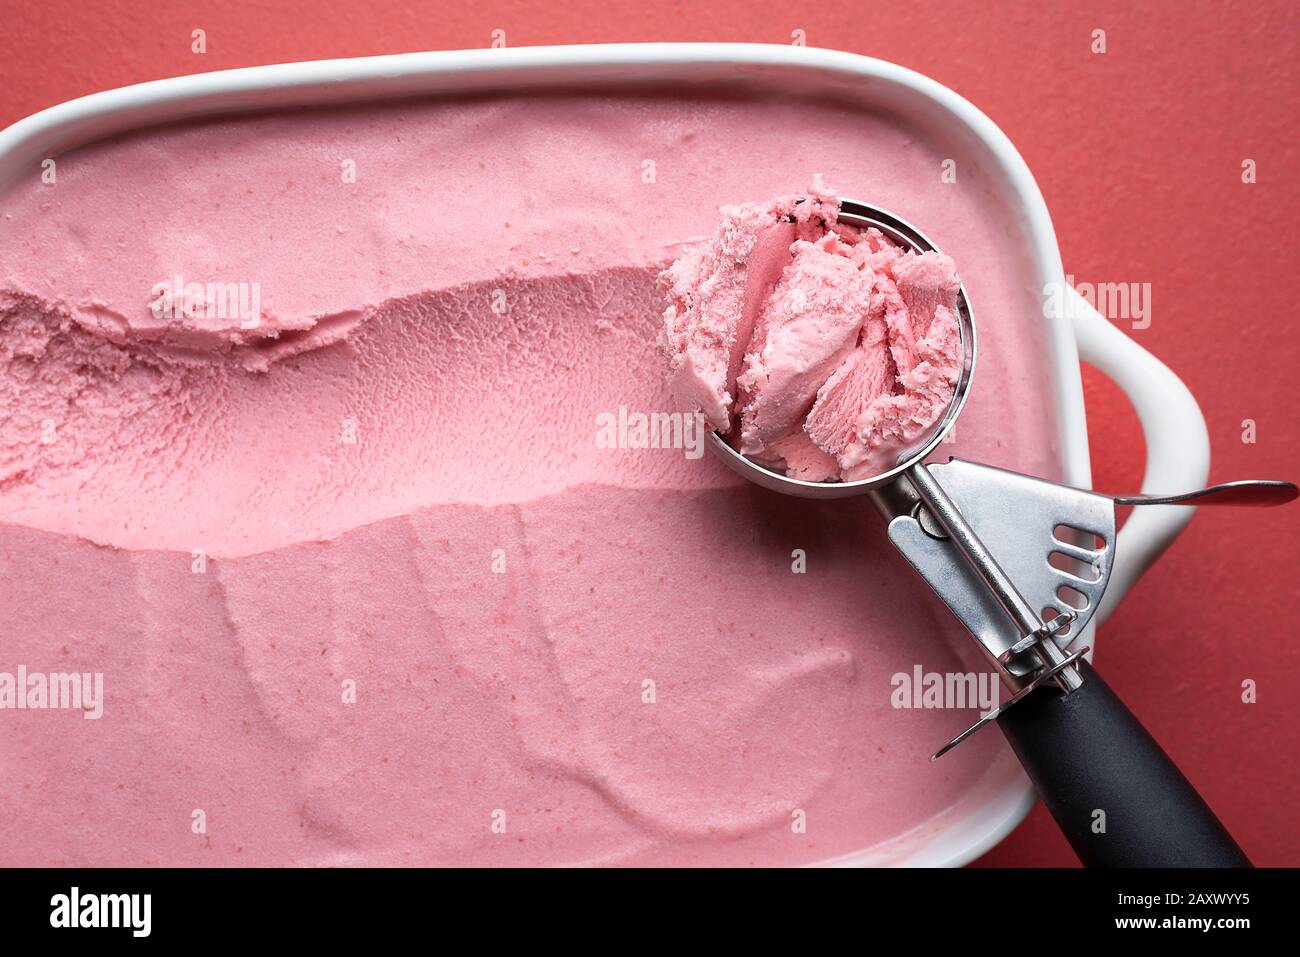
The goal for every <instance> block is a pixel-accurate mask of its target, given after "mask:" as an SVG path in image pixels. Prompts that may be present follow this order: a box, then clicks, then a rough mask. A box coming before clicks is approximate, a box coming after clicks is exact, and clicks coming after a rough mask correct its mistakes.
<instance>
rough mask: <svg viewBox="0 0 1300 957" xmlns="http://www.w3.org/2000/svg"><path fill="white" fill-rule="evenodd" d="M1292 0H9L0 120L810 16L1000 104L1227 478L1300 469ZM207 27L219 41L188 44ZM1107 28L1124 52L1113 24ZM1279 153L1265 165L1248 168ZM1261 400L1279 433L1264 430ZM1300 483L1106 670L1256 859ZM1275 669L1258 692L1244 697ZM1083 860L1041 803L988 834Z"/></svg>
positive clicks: (1114, 625)
mask: <svg viewBox="0 0 1300 957" xmlns="http://www.w3.org/2000/svg"><path fill="white" fill-rule="evenodd" d="M1298 16H1300V14H1298V13H1297V5H1296V4H1295V2H1294V0H1236V2H1226V3H1225V2H1220V3H1213V4H1210V3H1189V2H1183V0H1163V2H1157V3H1149V4H1142V5H1134V4H1131V3H1128V2H1116V3H1076V2H1069V3H1066V2H1054V3H1035V4H1029V3H1016V4H995V3H990V2H988V0H984V2H962V0H944V2H932V0H908V2H906V3H899V4H884V3H880V4H877V3H868V2H863V0H851V2H831V0H817V2H812V0H803V2H799V0H783V2H762V3H752V2H751V3H744V2H734V0H712V2H709V3H698V4H695V3H654V2H649V0H598V2H582V3H579V2H572V0H570V2H552V3H546V4H539V3H535V2H520V0H511V2H505V0H474V2H472V3H470V2H466V3H463V4H449V5H442V4H432V3H427V4H426V3H417V2H395V0H366V2H356V0H291V2H282V3H273V2H267V0H260V2H259V0H239V2H224V3H218V2H208V0H188V2H184V3H160V2H158V0H117V2H105V3H100V4H97V5H95V8H93V9H92V7H91V5H90V4H88V3H87V2H85V0H0V23H3V24H4V29H3V30H0V126H4V125H7V124H9V123H11V122H13V121H14V120H17V119H19V118H21V117H23V116H25V115H27V114H29V113H33V112H35V111H37V110H39V109H42V108H43V107H47V106H51V105H53V104H55V103H58V102H60V101H63V100H67V99H71V98H73V97H76V96H81V95H83V94H87V93H93V92H95V91H98V90H104V89H108V88H111V87H116V86H122V85H125V84H128V83H137V82H140V81H144V80H153V79H158V78H161V77H168V76H176V75H179V74H184V73H198V72H204V71H208V70H221V69H227V68H230V67H240V66H253V65H256V64H264V63H278V62H284V61H290V60H311V59H320V58H328V57H348V56H365V55H370V54H379V53H405V52H410V51H415V50H435V49H457V48H468V47H484V46H488V45H489V44H490V41H491V34H492V31H493V30H495V29H503V30H505V32H506V38H507V43H508V44H509V45H510V46H526V45H539V44H557V43H607V42H622V41H643V40H694V41H700V40H728V41H751V42H761V43H778V44H779V43H789V42H790V39H791V32H792V31H793V30H796V29H798V30H803V31H804V32H805V33H806V35H807V43H808V45H809V46H824V47H833V48H836V49H841V50H848V51H851V52H854V53H863V54H868V55H870V56H875V57H880V58H882V59H886V60H892V61H894V62H896V63H900V64H903V65H904V66H908V67H911V68H913V69H915V70H919V71H921V72H923V73H927V74H929V75H930V76H932V77H934V78H936V79H937V80H939V81H940V82H942V83H945V84H947V85H948V86H950V87H952V88H953V89H955V90H956V91H957V92H959V93H961V94H962V95H963V96H965V97H967V98H968V99H969V100H971V101H972V102H974V103H975V104H976V105H977V106H978V107H980V108H981V109H983V110H984V111H985V112H986V113H988V114H989V115H990V116H991V117H992V118H993V120H994V121H995V122H997V123H998V124H999V125H1001V127H1002V129H1003V130H1005V131H1006V133H1007V135H1008V136H1010V138H1011V140H1012V141H1013V142H1014V143H1015V144H1016V145H1017V146H1018V148H1019V149H1020V151H1021V153H1022V154H1023V155H1024V157H1025V159H1026V161H1027V162H1028V164H1029V167H1030V169H1031V170H1032V171H1033V172H1034V174H1035V176H1036V177H1037V179H1038V183H1039V186H1040V187H1041V188H1042V190H1043V193H1044V195H1045V196H1046V198H1047V205H1048V208H1049V209H1050V210H1051V212H1052V217H1053V220H1054V222H1055V224H1056V229H1057V233H1058V235H1059V237H1060V242H1061V249H1062V253H1063V256H1064V259H1065V267H1066V272H1067V273H1072V274H1074V276H1075V277H1077V279H1078V281H1080V282H1149V283H1151V284H1152V299H1151V301H1152V324H1151V326H1150V328H1148V329H1145V330H1142V331H1139V332H1136V333H1133V334H1134V335H1135V336H1136V338H1137V339H1138V341H1139V342H1140V343H1141V344H1142V345H1143V346H1145V347H1146V348H1147V349H1149V350H1151V351H1152V352H1154V353H1155V354H1156V355H1158V356H1160V357H1161V358H1162V359H1163V360H1164V361H1166V362H1167V363H1168V364H1169V365H1170V366H1171V367H1172V368H1173V369H1174V370H1175V371H1176V372H1177V373H1178V374H1179V375H1181V376H1182V377H1183V378H1184V380H1185V381H1186V382H1187V384H1188V385H1189V386H1190V387H1191V389H1192V391H1193V392H1194V393H1195V394H1196V396H1197V397H1198V399H1199V400H1200V403H1201V406H1202V408H1203V409H1204V411H1205V416H1206V419H1207V420H1208V422H1209V425H1210V436H1211V441H1212V443H1213V455H1214V464H1213V470H1212V476H1213V478H1214V479H1215V480H1227V479H1233V478H1244V477H1267V478H1290V479H1293V480H1294V479H1296V478H1297V477H1300V452H1298V451H1297V448H1296V446H1297V442H1298V441H1300V398H1298V397H1297V388H1296V384H1295V382H1293V381H1292V376H1293V375H1294V374H1295V372H1296V370H1297V368H1298V367H1300V315H1298V314H1297V313H1298V309H1297V302H1300V279H1297V262H1296V252H1297V218H1298V214H1300V203H1298V202H1297V200H1298V199H1300V180H1298V177H1300V169H1298V168H1297V163H1296V158H1297V157H1296V145H1295V136H1294V128H1295V119H1296V105H1297V102H1300V81H1298V72H1297V71H1298V68H1297V63H1298V62H1300V29H1298V28H1297V18H1298ZM195 28H202V29H204V30H206V31H207V38H208V52H207V53H206V54H203V55H195V54H193V53H191V52H190V32H191V30H193V29H195ZM1094 29H1103V30H1105V31H1106V39H1107V52H1106V53H1105V54H1104V55H1097V54H1094V53H1092V52H1091V50H1090V44H1091V33H1092V31H1093V30H1094ZM1247 158H1250V159H1253V160H1255V161H1256V163H1257V165H1258V182H1257V183H1255V184H1253V185H1245V184H1243V183H1242V182H1241V164H1242V161H1243V160H1244V159H1247ZM1084 382H1085V391H1086V395H1087V403H1088V421H1089V434H1090V438H1091V443H1092V450H1093V451H1092V460H1093V469H1094V476H1095V482H1096V484H1097V486H1098V487H1099V488H1105V489H1111V490H1127V489H1131V488H1135V487H1136V486H1137V485H1138V481H1139V478H1140V475H1141V466H1142V461H1143V455H1144V451H1143V447H1142V439H1141V436H1140V433H1139V431H1138V427H1137V420H1136V417H1135V416H1134V414H1133V412H1132V411H1131V410H1130V409H1129V408H1128V406H1127V405H1126V403H1125V401H1124V399H1123V397H1122V395H1121V394H1120V393H1119V391H1118V390H1117V389H1116V388H1115V387H1114V386H1113V385H1111V384H1110V382H1109V381H1107V380H1105V379H1104V378H1102V377H1101V376H1100V375H1099V374H1097V373H1095V372H1093V371H1092V370H1090V369H1085V380H1084ZM1248 418H1249V419H1254V420H1255V422H1256V423H1257V429H1258V440H1257V442H1256V443H1255V444H1245V443H1243V441H1242V425H1241V423H1242V420H1243V419H1248ZM1298 536H1300V506H1291V507H1290V508H1288V509H1285V510H1282V511H1277V512H1256V511H1235V510H1211V509H1202V510H1201V512H1200V513H1199V514H1198V515H1197V517H1196V519H1195V521H1194V522H1193V524H1192V526H1191V528H1190V529H1189V530H1188V532H1187V533H1185V534H1184V535H1183V537H1182V538H1181V539H1179V541H1178V543H1177V544H1176V545H1175V546H1174V547H1173V548H1172V550H1171V551H1170V552H1169V553H1168V555H1167V556H1166V557H1165V558H1164V559H1163V560H1162V561H1161V563H1160V564H1159V565H1158V566H1157V567H1156V568H1154V569H1153V570H1152V571H1151V572H1150V573H1149V574H1148V575H1147V576H1146V578H1145V579H1144V580H1143V581H1142V582H1141V583H1140V584H1139V585H1138V586H1137V587H1136V589H1135V590H1134V591H1133V592H1132V594H1131V596H1130V597H1129V598H1128V599H1127V600H1126V601H1125V602H1124V604H1123V606H1122V607H1121V608H1120V609H1119V610H1118V611H1117V612H1116V614H1115V615H1114V617H1113V618H1112V619H1111V620H1110V623H1109V624H1108V625H1107V626H1106V628H1105V629H1104V641H1103V647H1102V655H1101V659H1100V662H1101V666H1102V670H1103V671H1104V672H1105V674H1106V675H1107V677H1108V679H1109V681H1110V682H1111V684H1112V685H1113V686H1114V687H1115V688H1116V690H1117V691H1118V692H1119V693H1120V694H1121V695H1122V696H1124V698H1125V699H1126V700H1127V701H1128V702H1129V703H1130V706H1131V707H1133V709H1134V710H1135V711H1136V712H1137V713H1138V715H1139V717H1141V718H1142V719H1143V720H1144V721H1145V722H1146V724H1147V726H1148V727H1149V728H1150V730H1151V732H1152V733H1153V734H1154V735H1155V736H1156V737H1157V739H1159V740H1160V741H1161V742H1162V743H1163V744H1164V746H1165V748H1166V749H1167V750H1168V751H1169V752H1170V754H1171V755H1172V756H1173V758H1174V759H1175V760H1176V761H1177V762H1178V763H1179V764H1180V765H1181V766H1182V768H1183V770H1184V771H1185V773H1186V774H1187V775H1188V776H1189V777H1190V778H1191V779H1192V781H1193V783H1195V784H1196V785H1197V786H1198V787H1199V788H1200V789H1201V791H1202V793H1203V794H1204V795H1205V797H1206V799H1207V800H1208V801H1209V802H1210V804H1211V805H1212V806H1214V807H1215V808H1216V810H1217V811H1218V812H1219V814H1220V816H1221V817H1222V818H1223V820H1224V822H1225V823H1226V824H1227V825H1228V827H1229V829H1230V830H1232V831H1233V832H1234V834H1235V835H1236V836H1237V838H1238V840H1239V841H1240V842H1241V843H1242V845H1243V846H1244V847H1245V849H1246V852H1247V853H1248V854H1250V855H1251V856H1252V858H1253V859H1254V860H1255V862H1256V863H1258V864H1261V865H1300V822H1298V817H1297V813H1296V808H1297V806H1300V774H1297V771H1298V770H1300V763H1298V762H1300V758H1298V755H1300V748H1298V747H1297V704H1296V699H1297V696H1298V695H1300V642H1297V640H1296V625H1295V619H1294V618H1293V617H1292V615H1293V613H1294V610H1295V609H1296V608H1297V607H1298V606H1300V585H1297V582H1296V571H1297V565H1296V548H1297V546H1296V542H1297V538H1298ZM1245 678H1253V679H1254V680H1255V681H1256V682H1257V683H1258V687H1259V700H1258V703H1257V704H1254V705H1246V704H1243V703H1241V701H1240V686H1241V682H1242V680H1243V679H1245ZM981 863H984V864H989V865H1023V864H1054V865H1067V864H1073V863H1074V858H1073V855H1072V854H1071V853H1070V850H1069V848H1068V846H1067V845H1066V844H1065V842H1064V840H1063V839H1062V838H1061V837H1060V836H1059V834H1058V833H1057V831H1056V829H1055V827H1054V825H1053V824H1052V822H1051V820H1050V818H1049V817H1048V816H1047V814H1046V812H1045V811H1044V810H1043V808H1042V807H1041V806H1039V807H1038V808H1036V809H1035V811H1034V812H1033V813H1032V814H1031V815H1030V817H1029V819H1028V820H1027V821H1026V823H1025V824H1024V825H1022V826H1021V827H1020V828H1019V829H1018V830H1017V831H1016V832H1015V833H1014V834H1012V835H1011V836H1010V837H1009V838H1008V839H1007V840H1006V841H1004V842H1003V843H1002V844H1001V845H1000V846H998V847H997V848H996V849H995V850H993V851H992V852H991V853H989V854H988V855H987V856H986V857H985V858H983V860H982V862H981Z"/></svg>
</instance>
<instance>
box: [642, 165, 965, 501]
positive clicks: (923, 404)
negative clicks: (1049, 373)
mask: <svg viewBox="0 0 1300 957" xmlns="http://www.w3.org/2000/svg"><path fill="white" fill-rule="evenodd" d="M838 212H839V202H838V200H837V199H836V198H835V197H834V196H833V195H832V194H830V193H828V192H827V191H826V190H824V189H823V188H822V187H821V185H820V183H819V182H816V183H814V185H813V188H812V189H810V190H809V191H808V193H807V194H805V195H802V196H786V197H783V198H780V199H777V200H773V201H771V202H767V203H761V204H760V203H746V204H743V205H739V206H724V207H723V208H722V218H723V219H722V225H721V226H719V227H718V230H717V231H716V232H715V233H714V235H713V237H712V239H711V240H709V241H708V242H704V243H700V244H699V245H697V246H695V247H693V248H691V249H688V250H687V251H686V252H684V253H683V254H682V256H681V257H680V258H678V260H677V261H676V262H675V263H673V265H672V266H671V267H670V268H669V269H667V270H666V271H665V272H664V276H663V278H664V281H665V284H666V285H667V287H668V296H669V305H668V308H667V310H666V311H665V313H664V331H665V341H666V344H667V351H668V353H669V361H670V364H671V368H672V376H671V379H672V382H671V388H672V391H673V395H674V397H675V399H676V400H677V402H678V404H679V405H680V406H682V407H683V408H686V409H698V410H700V411H702V412H703V413H704V415H705V417H706V419H707V420H708V423H709V425H710V426H711V427H712V428H714V429H716V430H717V431H718V432H720V433H721V434H723V435H724V436H727V437H728V441H730V442H731V443H732V444H733V445H734V446H735V448H736V449H737V450H738V451H739V452H741V453H742V454H744V455H747V456H750V457H751V458H754V459H755V460H757V461H759V462H762V463H763V464H766V465H769V466H772V467H776V468H780V469H783V470H784V471H785V472H786V473H787V474H788V475H790V476H792V477H794V478H800V479H805V480H807V481H814V482H820V481H826V480H829V479H835V478H842V479H844V480H847V481H852V480H855V479H863V478H870V477H871V476H873V475H877V474H879V473H881V472H884V471H887V470H888V469H890V468H892V467H893V466H894V465H895V464H897V462H898V461H899V460H900V458H901V457H905V455H906V453H907V451H908V450H909V449H911V448H913V447H915V446H916V445H918V444H920V443H921V442H922V441H924V440H925V439H926V438H928V437H929V436H930V435H931V434H932V433H933V431H934V429H935V427H936V426H937V424H938V423H939V421H940V420H941V419H942V418H943V415H944V413H945V412H946V411H947V409H948V405H949V404H950V403H951V401H952V397H953V392H954V389H955V386H956V383H957V377H958V374H959V372H960V370H961V365H962V346H961V339H960V336H959V333H958V327H957V294H958V289H959V286H960V283H959V281H958V279H957V273H956V268H955V266H954V265H953V262H952V260H951V259H949V258H948V257H947V256H944V255H942V254H939V253H931V252H926V253H919V254H918V253H916V252H913V251H910V250H904V249H902V248H901V247H899V246H898V245H896V244H895V243H893V242H892V241H891V240H889V239H888V238H886V237H885V236H884V235H883V234H882V233H881V232H880V231H879V230H877V229H867V230H865V231H864V230H860V229H857V228H854V227H851V226H845V225H841V224H839V223H838V222H837V215H838Z"/></svg>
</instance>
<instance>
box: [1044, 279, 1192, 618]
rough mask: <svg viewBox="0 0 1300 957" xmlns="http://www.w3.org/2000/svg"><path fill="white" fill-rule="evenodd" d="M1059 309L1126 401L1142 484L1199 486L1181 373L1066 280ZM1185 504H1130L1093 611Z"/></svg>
mask: <svg viewBox="0 0 1300 957" xmlns="http://www.w3.org/2000/svg"><path fill="white" fill-rule="evenodd" d="M1067 297H1068V299H1069V302H1070V308H1069V309H1068V310H1067V311H1068V314H1069V316H1070V319H1071V321H1072V324H1073V326H1074V336H1075V339H1076V340H1077V342H1078V344H1079V358H1080V359H1082V360H1083V361H1084V362H1088V363H1090V364H1092V365H1094V366H1096V367H1097V368H1098V369H1100V370H1101V371H1102V372H1103V373H1105V374H1106V375H1107V376H1108V377H1109V378H1110V379H1112V380H1113V381H1114V382H1115V384H1116V385H1118V386H1119V387H1120V388H1121V389H1123V390H1124V394H1125V395H1127V396H1128V399H1129V401H1130V402H1131V403H1133V408H1134V409H1135V410H1136V411H1137V415H1138V420H1139V421H1140V422H1141V424H1142V435H1143V438H1144V439H1145V440H1146V447H1147V461H1146V469H1145V471H1144V472H1143V475H1142V491H1143V492H1147V493H1159V492H1169V491H1170V490H1178V489H1191V488H1200V487H1201V486H1203V485H1204V484H1205V482H1206V479H1207V477H1208V476H1209V474H1210V434H1209V431H1208V430H1207V429H1206V426H1205V416H1204V415H1203V414H1202V413H1201V408H1200V406H1199V405H1197V404H1196V399H1195V398H1194V397H1193V396H1192V393H1191V392H1190V391H1189V390H1188V388H1187V386H1185V385H1184V384H1183V381H1182V380H1181V379H1179V378H1178V376H1176V375H1174V373H1173V372H1172V371H1171V370H1170V369H1169V367H1168V366H1166V365H1165V364H1164V363H1163V362H1161V361H1160V360H1159V359H1157V358H1156V357H1155V356H1153V355H1152V354H1151V353H1149V352H1147V351H1146V350H1145V349H1143V348H1142V347H1141V346H1140V345H1138V344H1137V343H1136V342H1134V341H1133V340H1132V339H1131V338H1129V337H1128V336H1126V335H1125V334H1124V333H1122V332H1121V331H1120V330H1119V329H1117V328H1116V327H1115V326H1114V325H1113V324H1112V323H1111V322H1110V321H1109V320H1107V319H1106V318H1105V317H1104V316H1103V315H1101V313H1099V312H1098V311H1097V310H1096V309H1094V308H1093V307H1092V305H1091V304H1090V303H1089V302H1088V300H1086V299H1085V298H1084V297H1083V296H1081V295H1080V294H1079V293H1078V292H1077V291H1076V290H1075V289H1074V288H1073V287H1071V288H1069V290H1068V293H1067ZM1195 512H1196V509H1195V507H1193V506H1190V505H1150V506H1146V507H1143V508H1140V509H1135V510H1134V511H1133V513H1132V514H1131V515H1129V517H1128V521H1126V522H1125V523H1124V527H1123V528H1122V529H1120V532H1119V535H1118V536H1117V538H1116V547H1115V566H1114V568H1113V570H1112V572H1111V577H1110V582H1109V584H1108V585H1107V588H1106V594H1105V596H1104V597H1103V599H1102V601H1101V604H1100V605H1099V606H1098V608H1097V613H1096V618H1097V620H1098V621H1104V620H1105V619H1106V617H1107V616H1108V615H1109V614H1110V612H1111V610H1112V609H1113V608H1114V607H1115V605H1116V604H1118V603H1119V601H1120V600H1121V599H1122V598H1123V597H1124V595H1125V594H1126V593H1127V592H1128V590H1129V589H1130V588H1132V587H1133V584H1134V583H1135V582H1136V581H1137V580H1138V578H1139V577H1141V575H1142V573H1143V572H1145V571H1146V570H1147V569H1148V568H1150V567H1151V564H1152V563H1153V562H1154V561H1155V560H1156V559H1157V558H1159V557H1160V554H1161V553H1162V552H1163V551H1164V550H1165V549H1166V548H1168V547H1169V545H1170V544H1171V543H1172V542H1173V540H1174V539H1175V538H1176V537H1177V536H1178V533H1179V532H1181V531H1182V530H1183V529H1184V528H1185V527H1186V526H1187V523H1188V522H1190V521H1191V520H1192V515H1193V514H1195Z"/></svg>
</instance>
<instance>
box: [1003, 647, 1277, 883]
mask: <svg viewBox="0 0 1300 957" xmlns="http://www.w3.org/2000/svg"><path fill="white" fill-rule="evenodd" d="M1080 667H1081V670H1082V673H1083V679H1084V680H1083V685H1082V686H1081V687H1080V688H1078V689H1076V690H1075V691H1074V692H1072V693H1071V694H1069V695H1063V694H1061V692H1060V691H1059V690H1057V689H1056V688H1055V687H1050V686H1044V687H1041V688H1039V689H1037V690H1035V691H1033V692H1032V693H1030V694H1029V695H1028V696H1026V697H1025V699H1024V700H1022V701H1020V702H1018V703H1017V704H1016V705H1015V706H1014V707H1012V708H1009V709H1007V711H1006V712H1005V713H1004V714H1002V715H1000V716H999V717H998V719H997V720H998V724H999V725H1001V726H1002V732H1003V734H1005V735H1006V737H1007V740H1008V741H1010V742H1011V747H1012V748H1013V749H1014V750H1015V752H1016V755H1017V756H1018V757H1019V758H1020V762H1021V764H1023V765H1024V767H1025V771H1026V772H1027V773H1028V774H1029V777H1030V779H1031V780H1032V781H1033V782H1034V787H1035V788H1037V789H1038V793H1039V796H1041V797H1042V799H1043V803H1044V804H1046V805H1047V808H1048V810H1049V811H1051V812H1052V816H1053V817H1054V818H1056V823H1057V824H1058V825H1059V826H1060V828H1061V831H1062V832H1063V833H1064V834H1065V837H1066V839H1067V840H1068V841H1069V842H1070V846H1071V847H1073V848H1074V852H1075V853H1076V854H1078V855H1079V860H1080V861H1082V862H1083V864H1084V865H1085V866H1087V867H1250V866H1252V865H1251V863H1250V860H1249V859H1248V858H1247V857H1246V855H1245V853H1243V851H1242V850H1241V848H1240V847H1238V846H1237V842H1236V841H1234V840H1233V839H1232V835H1230V834H1229V833H1228V831H1227V829H1226V828H1225V827H1224V826H1223V824H1221V823H1220V822H1219V819H1218V818H1217V817H1215V815H1214V812H1213V811H1211V810H1210V808H1209V806H1208V805H1207V804H1206V803H1205V801H1203V800H1202V799H1201V796H1200V795H1199V794H1197V793H1196V789H1195V788H1193V787H1192V785H1191V783H1190V782H1188V780H1187V778H1185V777H1183V774H1182V772H1181V771H1179V770H1178V768H1177V766H1176V765H1175V764H1174V762H1173V761H1171V760H1170V759H1169V756H1168V755H1167V754H1165V752H1164V751H1163V750H1162V749H1161V747H1160V745H1159V744H1157V743H1156V741H1155V739H1154V738H1152V737H1151V735H1150V734H1148V733H1147V730H1146V728H1144V727H1143V726H1142V724H1141V722H1139V721H1138V719H1137V718H1135V717H1134V716H1133V713H1132V712H1131V711H1129V709H1128V708H1127V707H1125V705H1124V702H1122V701H1121V700H1120V699H1119V698H1118V697H1117V696H1116V694H1115V692H1113V691H1111V689H1110V687H1109V686H1108V685H1107V684H1106V682H1105V681H1103V680H1102V679H1101V676H1100V675H1098V674H1097V673H1096V671H1094V670H1093V669H1092V666H1091V665H1089V664H1088V663H1087V662H1086V661H1082V662H1080Z"/></svg>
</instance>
